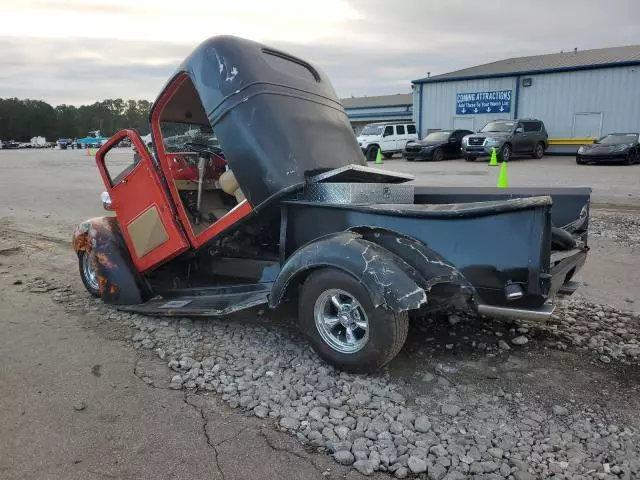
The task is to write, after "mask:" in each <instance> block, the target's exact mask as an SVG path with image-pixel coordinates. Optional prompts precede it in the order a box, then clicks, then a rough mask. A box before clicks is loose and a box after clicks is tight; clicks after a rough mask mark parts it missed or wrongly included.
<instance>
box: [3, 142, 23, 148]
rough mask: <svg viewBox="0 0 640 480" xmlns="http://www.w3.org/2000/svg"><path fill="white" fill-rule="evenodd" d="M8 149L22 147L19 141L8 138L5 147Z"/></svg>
mask: <svg viewBox="0 0 640 480" xmlns="http://www.w3.org/2000/svg"><path fill="white" fill-rule="evenodd" d="M3 148H5V149H7V150H15V149H18V148H20V144H19V143H18V142H16V141H15V140H8V141H6V142H4V147H3Z"/></svg>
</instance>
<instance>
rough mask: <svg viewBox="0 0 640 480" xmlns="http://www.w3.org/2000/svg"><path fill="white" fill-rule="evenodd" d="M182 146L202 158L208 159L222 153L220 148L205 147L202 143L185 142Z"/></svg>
mask: <svg viewBox="0 0 640 480" xmlns="http://www.w3.org/2000/svg"><path fill="white" fill-rule="evenodd" d="M184 146H185V147H187V148H188V149H189V150H191V151H193V152H196V153H197V154H198V155H199V156H200V157H203V158H209V157H211V156H212V155H220V154H221V153H222V149H221V148H220V147H213V146H211V145H205V144H204V143H196V142H187V143H185V144H184Z"/></svg>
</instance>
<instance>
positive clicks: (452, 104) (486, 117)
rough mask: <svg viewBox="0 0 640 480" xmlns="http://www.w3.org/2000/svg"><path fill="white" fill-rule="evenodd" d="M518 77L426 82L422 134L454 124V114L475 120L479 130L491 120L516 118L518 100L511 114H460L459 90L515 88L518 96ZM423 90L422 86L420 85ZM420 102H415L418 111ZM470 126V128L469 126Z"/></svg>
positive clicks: (475, 90)
mask: <svg viewBox="0 0 640 480" xmlns="http://www.w3.org/2000/svg"><path fill="white" fill-rule="evenodd" d="M515 89H516V80H515V77H512V78H489V79H482V80H464V81H459V82H439V83H425V84H424V85H423V90H422V91H423V96H422V119H421V122H420V132H421V134H422V135H424V133H425V132H426V131H427V130H432V129H443V128H453V127H454V118H456V117H458V118H460V119H464V120H462V121H464V122H471V121H473V130H479V129H480V128H482V126H483V125H484V124H485V123H487V122H488V121H490V120H495V119H496V118H513V117H512V116H513V108H514V104H513V102H512V105H511V113H509V114H504V113H502V114H483V115H481V114H478V115H459V116H456V94H458V93H468V92H492V91H496V90H513V92H512V94H511V95H512V97H511V98H514V97H515ZM416 90H418V91H419V90H420V86H419V85H417V86H416ZM418 100H419V99H418ZM418 105H419V103H418V104H414V107H413V109H414V111H417V110H418ZM466 128H469V126H467V127H466Z"/></svg>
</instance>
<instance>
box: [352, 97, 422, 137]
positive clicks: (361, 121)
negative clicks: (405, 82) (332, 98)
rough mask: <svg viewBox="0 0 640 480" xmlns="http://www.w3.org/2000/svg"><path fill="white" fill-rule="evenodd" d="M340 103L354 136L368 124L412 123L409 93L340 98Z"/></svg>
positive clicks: (411, 104)
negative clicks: (388, 122)
mask: <svg viewBox="0 0 640 480" xmlns="http://www.w3.org/2000/svg"><path fill="white" fill-rule="evenodd" d="M340 102H341V103H342V106H343V107H344V110H345V112H346V113H347V116H348V117H349V120H350V121H351V126H352V127H353V130H354V132H355V133H356V135H357V134H359V133H360V131H361V130H362V128H363V127H364V126H365V125H367V124H368V123H373V122H387V121H391V122H393V121H398V120H400V121H408V122H411V121H413V99H412V97H411V94H410V93H408V94H403V93H399V94H396V95H382V96H375V97H351V98H342V99H340Z"/></svg>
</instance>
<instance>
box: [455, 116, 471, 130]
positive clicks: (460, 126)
mask: <svg viewBox="0 0 640 480" xmlns="http://www.w3.org/2000/svg"><path fill="white" fill-rule="evenodd" d="M453 129H454V130H471V131H472V132H475V130H474V129H473V117H453Z"/></svg>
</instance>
